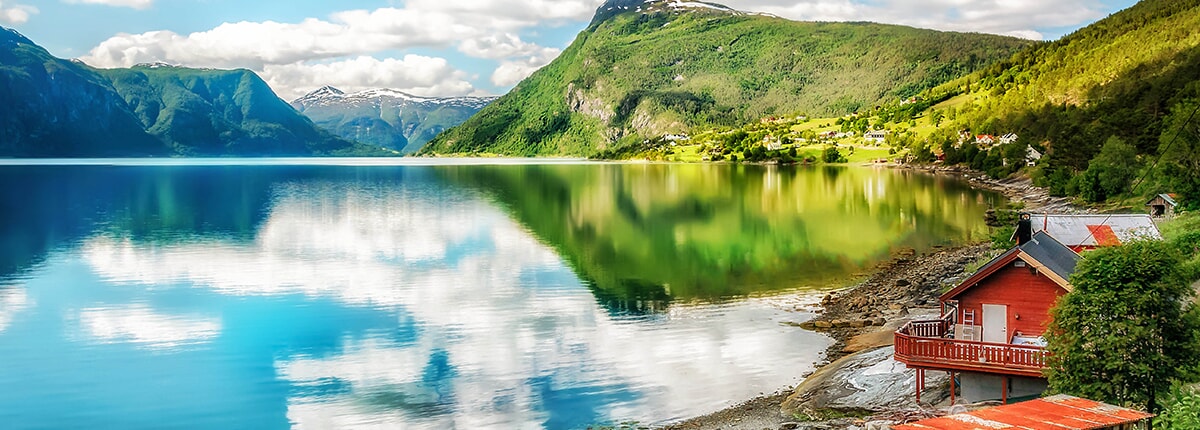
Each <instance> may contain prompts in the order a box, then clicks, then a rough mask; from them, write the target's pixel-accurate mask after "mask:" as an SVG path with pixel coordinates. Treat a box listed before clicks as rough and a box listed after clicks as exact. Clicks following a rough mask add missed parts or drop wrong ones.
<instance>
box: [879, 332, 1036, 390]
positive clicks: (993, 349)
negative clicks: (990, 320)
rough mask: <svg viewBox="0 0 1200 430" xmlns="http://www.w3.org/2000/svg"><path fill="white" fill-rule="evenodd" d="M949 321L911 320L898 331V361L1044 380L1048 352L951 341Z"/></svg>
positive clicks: (917, 366) (1025, 346)
mask: <svg viewBox="0 0 1200 430" xmlns="http://www.w3.org/2000/svg"><path fill="white" fill-rule="evenodd" d="M953 327H954V326H953V324H951V322H950V320H949V319H940V320H925V321H912V322H909V323H908V324H905V325H904V326H903V327H900V330H897V331H896V335H895V336H896V337H895V340H896V361H899V362H901V363H904V364H906V365H908V367H910V368H918V369H928V370H953V371H967V372H982V373H996V374H1004V375H1016V376H1032V377H1042V370H1043V369H1045V368H1046V349H1045V348H1043V347H1040V346H1029V345H1010V344H1005V343H989V342H977V341H969V340H959V339H952V338H951V337H950V334H951V333H952V329H953Z"/></svg>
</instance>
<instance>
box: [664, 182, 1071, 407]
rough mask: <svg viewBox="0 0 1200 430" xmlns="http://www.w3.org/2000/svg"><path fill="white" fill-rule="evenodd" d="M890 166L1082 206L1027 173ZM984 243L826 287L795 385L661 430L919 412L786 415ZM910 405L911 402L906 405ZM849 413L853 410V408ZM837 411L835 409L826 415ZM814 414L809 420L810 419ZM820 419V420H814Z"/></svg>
mask: <svg viewBox="0 0 1200 430" xmlns="http://www.w3.org/2000/svg"><path fill="white" fill-rule="evenodd" d="M891 167H892V168H898V169H904V170H911V171H916V172H922V173H926V174H931V175H935V176H946V177H952V178H956V179H963V180H966V181H968V182H969V183H971V184H972V186H975V187H978V188H982V189H987V190H991V191H995V192H998V193H1000V194H1001V195H1003V196H1005V198H1006V199H1007V200H1008V201H1009V203H1010V204H1013V205H1018V206H1021V207H1022V208H1021V210H1024V211H1031V212H1045V213H1085V212H1090V211H1089V210H1088V209H1085V208H1081V207H1079V206H1076V205H1075V204H1074V203H1072V202H1071V200H1070V199H1069V198H1065V197H1052V196H1050V195H1049V193H1048V192H1047V190H1046V189H1044V188H1040V187H1035V186H1033V184H1032V181H1031V180H1029V179H1028V178H1009V179H1001V180H996V179H991V178H989V177H987V175H985V174H982V173H980V172H975V171H971V170H969V169H962V168H947V167H940V166H915V165H893V166H891ZM990 248H991V246H990V244H989V243H986V242H985V243H976V244H967V245H962V246H955V247H949V248H935V249H934V250H933V251H932V252H928V253H925V254H916V253H915V252H912V251H911V250H909V251H908V252H901V253H900V254H899V255H897V256H895V257H893V258H892V259H891V260H890V261H888V262H887V263H884V264H883V265H880V266H879V267H877V268H875V269H874V270H873V271H872V273H871V275H870V276H869V277H868V278H867V279H866V280H864V281H862V282H859V283H857V284H855V285H851V286H847V287H845V288H841V289H838V290H836V291H833V292H831V293H829V294H827V295H826V296H825V297H824V298H823V299H822V300H821V302H820V303H819V305H820V306H821V310H820V311H819V313H818V315H817V316H816V317H815V318H813V319H811V320H810V321H807V322H805V323H803V324H800V325H799V327H800V328H802V329H806V330H812V331H819V332H822V333H824V334H826V335H827V336H829V337H831V338H832V339H833V340H834V343H833V344H832V345H831V346H830V347H829V348H827V349H826V350H825V353H824V357H825V361H824V362H821V363H816V367H815V369H814V372H813V373H811V374H809V375H806V376H805V379H804V380H803V381H801V383H800V384H798V385H797V386H794V387H785V388H782V389H781V390H780V391H778V392H776V393H774V394H767V395H762V396H758V397H755V398H752V399H749V400H746V401H744V402H741V403H738V404H736V405H733V406H730V407H727V408H724V409H721V410H718V411H714V412H711V413H708V414H705V415H701V416H697V417H692V418H689V419H686V420H683V421H679V422H676V423H671V424H667V425H665V426H661V428H662V429H666V430H709V429H712V430H716V429H724V430H731V429H733V430H736V429H748V430H764V429H780V430H791V429H798V428H811V429H824V428H830V429H833V428H845V427H848V426H850V425H859V426H861V425H864V423H865V422H869V421H872V420H873V419H876V420H878V419H885V420H886V419H888V418H895V417H902V418H903V420H904V421H907V420H908V419H909V418H923V417H924V416H926V415H930V414H931V413H932V412H931V411H925V410H917V411H913V410H895V409H891V410H882V411H868V410H865V409H863V410H858V411H852V412H850V413H849V415H850V417H844V416H843V417H836V416H834V417H829V416H826V417H811V415H810V417H804V418H806V419H802V418H801V417H798V413H793V414H788V413H785V412H784V409H785V407H786V408H787V409H792V410H801V409H803V410H807V409H806V408H804V407H803V405H804V404H805V403H804V402H807V401H809V400H811V397H813V395H812V394H813V393H812V392H813V391H814V390H813V388H812V387H808V390H807V391H808V392H807V393H804V392H801V391H804V390H802V389H803V388H805V386H806V385H808V384H812V383H818V384H819V383H820V382H821V381H816V380H819V379H828V378H829V375H821V374H823V373H829V372H831V371H833V370H836V369H834V368H835V367H837V366H836V365H835V364H836V362H837V361H838V359H841V358H844V357H847V356H849V355H853V354H856V353H858V352H866V351H872V350H876V349H879V348H882V347H886V346H890V345H891V344H892V339H893V335H892V333H893V332H894V331H895V330H896V329H897V328H898V327H899V326H900V325H902V324H904V323H905V322H907V321H908V320H910V319H912V318H913V317H912V315H921V316H928V315H930V314H936V313H938V312H940V309H939V307H938V302H937V297H938V296H939V295H940V294H941V291H942V290H943V289H944V288H946V286H947V285H950V286H953V285H954V284H957V283H958V282H960V281H961V280H962V279H963V278H965V276H966V274H965V269H966V267H967V266H968V265H970V264H972V263H975V262H977V261H979V260H981V259H984V258H985V257H986V258H990V254H991V253H992V250H991V249H990ZM818 397H819V396H818ZM912 407H913V408H916V407H917V405H916V404H915V403H913V404H912ZM855 412H857V413H855ZM832 415H840V414H832ZM814 418H816V419H814ZM820 418H828V419H820Z"/></svg>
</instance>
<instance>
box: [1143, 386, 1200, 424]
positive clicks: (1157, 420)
mask: <svg viewBox="0 0 1200 430" xmlns="http://www.w3.org/2000/svg"><path fill="white" fill-rule="evenodd" d="M1154 427H1156V428H1164V429H1200V393H1197V392H1196V390H1195V389H1194V388H1193V389H1188V388H1184V387H1181V386H1180V385H1179V384H1175V386H1173V387H1171V393H1170V396H1169V397H1167V399H1166V401H1165V402H1164V408H1163V410H1162V411H1160V412H1159V413H1158V416H1157V417H1154Z"/></svg>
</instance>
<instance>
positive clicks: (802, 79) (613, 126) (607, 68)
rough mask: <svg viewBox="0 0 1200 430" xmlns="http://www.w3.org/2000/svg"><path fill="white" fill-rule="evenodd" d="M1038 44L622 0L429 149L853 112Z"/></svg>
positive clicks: (520, 151)
mask: <svg viewBox="0 0 1200 430" xmlns="http://www.w3.org/2000/svg"><path fill="white" fill-rule="evenodd" d="M1029 44H1030V42H1028V41H1023V40H1019V39H1014V38H1007V37H1001V36H992V35H982V34H962V33H946V32H937V31H932V30H921V29H914V28H909V27H901V26H894V25H881V24H870V23H815V22H794V21H789V20H785V19H781V18H777V17H771V16H765V15H755V14H746V13H741V12H737V11H733V10H731V9H728V8H724V7H722V6H717V5H710V4H703V3H695V2H688V3H678V2H668V1H662V0H650V1H647V2H644V3H643V2H641V1H629V0H620V1H616V0H614V1H610V2H609V3H606V4H605V5H603V6H601V7H600V9H599V10H598V11H597V15H596V18H595V20H594V21H593V22H592V24H591V26H589V27H588V28H587V29H586V30H585V31H583V32H581V33H580V34H579V35H578V36H577V37H576V39H575V41H574V43H572V44H571V46H570V47H568V48H567V49H566V50H565V51H564V52H563V53H562V54H561V55H560V56H559V57H558V58H557V59H555V60H554V61H553V62H551V63H550V64H549V65H547V66H545V67H543V68H542V69H541V70H539V71H537V72H535V73H534V74H533V75H531V76H530V77H529V78H527V79H526V80H525V81H523V82H521V83H520V84H518V85H517V86H516V88H514V89H513V90H512V91H510V92H509V93H508V94H507V95H505V96H503V97H501V98H500V99H499V100H497V101H496V102H494V103H492V104H491V105H489V106H488V107H486V108H484V109H483V110H481V111H480V112H479V113H478V114H477V115H475V116H474V117H472V118H471V119H469V120H467V121H466V122H465V123H463V124H462V125H460V126H458V127H455V128H453V129H450V130H448V131H447V132H446V133H443V134H442V135H440V136H439V137H438V138H436V139H434V140H433V141H432V142H430V143H429V144H428V145H426V147H425V148H423V149H422V151H421V152H422V153H424V154H435V153H437V154H448V153H501V154H513V155H591V154H594V153H596V152H597V151H599V150H603V149H606V148H610V147H612V146H617V145H624V144H628V143H633V142H641V141H642V140H643V139H646V138H652V137H660V136H663V135H664V134H668V133H685V132H688V131H690V130H692V129H694V128H704V127H713V126H732V125H740V124H743V123H746V122H750V121H757V120H758V119H759V118H762V117H767V116H771V115H785V114H793V113H797V112H803V113H807V114H810V115H830V114H844V113H850V112H855V111H858V110H861V109H867V108H873V107H874V106H876V105H880V104H882V103H885V102H888V101H896V100H898V99H906V98H909V97H912V96H914V95H917V94H918V93H920V92H921V91H923V90H926V89H929V88H932V87H934V86H936V85H939V84H941V83H944V82H946V81H949V80H951V79H954V78H957V77H960V76H964V75H966V74H968V73H970V72H972V71H975V70H977V69H980V68H982V67H985V66H987V65H988V64H991V63H992V62H994V61H997V60H1000V59H1003V58H1007V57H1008V56H1010V55H1012V53H1014V52H1016V51H1017V50H1019V49H1020V48H1022V47H1025V46H1028V45H1029Z"/></svg>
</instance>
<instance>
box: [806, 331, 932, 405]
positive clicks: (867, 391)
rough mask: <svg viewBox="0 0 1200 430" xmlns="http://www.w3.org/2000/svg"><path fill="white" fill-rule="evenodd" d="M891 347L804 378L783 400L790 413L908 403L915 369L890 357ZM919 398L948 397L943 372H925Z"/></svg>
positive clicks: (850, 357) (845, 359) (859, 355)
mask: <svg viewBox="0 0 1200 430" xmlns="http://www.w3.org/2000/svg"><path fill="white" fill-rule="evenodd" d="M894 354H895V349H894V348H893V347H890V346H888V347H883V348H878V349H874V350H869V351H865V352H860V353H857V354H852V355H848V356H846V357H842V358H841V359H838V360H837V361H835V362H833V363H831V364H829V365H827V366H825V367H823V368H821V370H819V371H817V372H816V373H814V374H813V375H812V376H810V377H808V378H806V379H805V380H804V382H802V383H801V384H800V385H799V386H798V387H796V389H795V391H794V392H793V393H792V395H791V396H789V397H788V399H787V400H786V401H784V402H783V405H782V412H783V413H784V414H788V415H791V414H792V413H795V412H796V411H800V410H804V409H817V410H819V409H866V410H872V411H882V410H890V409H901V408H905V407H909V406H912V404H913V402H914V401H915V400H914V398H913V397H914V396H915V394H914V393H915V392H916V387H915V386H914V384H915V382H916V370H913V369H908V368H907V367H906V366H905V365H904V363H900V362H898V361H896V360H895V359H893V355H894ZM925 377H926V389H925V391H924V392H922V394H921V400H922V401H926V402H932V403H935V404H936V403H938V402H940V401H941V400H943V398H945V397H947V396H948V390H947V389H943V386H945V387H949V380H950V379H949V377H948V376H947V375H946V373H945V372H928V373H927V374H926V376H925Z"/></svg>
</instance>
